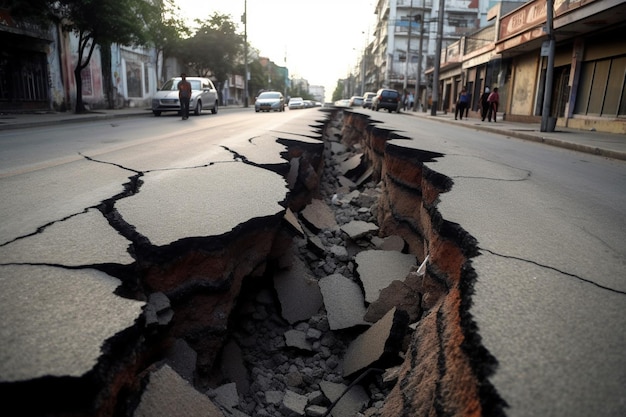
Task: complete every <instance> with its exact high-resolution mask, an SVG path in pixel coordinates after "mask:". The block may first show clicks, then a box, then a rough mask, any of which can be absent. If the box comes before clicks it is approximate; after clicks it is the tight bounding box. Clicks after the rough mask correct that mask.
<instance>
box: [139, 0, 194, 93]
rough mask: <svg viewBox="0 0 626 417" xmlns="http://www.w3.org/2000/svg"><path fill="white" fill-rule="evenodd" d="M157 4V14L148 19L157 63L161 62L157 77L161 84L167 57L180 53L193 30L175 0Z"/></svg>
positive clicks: (157, 0)
mask: <svg viewBox="0 0 626 417" xmlns="http://www.w3.org/2000/svg"><path fill="white" fill-rule="evenodd" d="M155 6H156V13H157V15H155V16H153V17H152V18H151V19H150V20H149V21H148V32H149V37H150V41H151V43H152V44H153V45H154V48H155V50H156V54H157V63H160V69H161V72H160V73H159V74H157V77H158V78H159V81H160V82H159V84H161V83H163V82H165V74H164V69H165V65H164V63H165V59H166V58H167V57H171V56H176V55H177V54H178V51H180V49H181V46H182V44H183V42H184V40H185V39H186V38H188V37H189V36H190V34H191V31H190V30H189V28H188V27H187V25H186V23H185V21H184V20H183V18H182V17H181V16H180V8H179V7H178V6H176V4H175V3H174V1H173V0H156V1H155Z"/></svg>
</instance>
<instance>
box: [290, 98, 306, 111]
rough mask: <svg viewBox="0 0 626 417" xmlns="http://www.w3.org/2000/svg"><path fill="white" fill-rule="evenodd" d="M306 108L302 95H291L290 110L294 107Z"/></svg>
mask: <svg viewBox="0 0 626 417" xmlns="http://www.w3.org/2000/svg"><path fill="white" fill-rule="evenodd" d="M303 108H304V100H303V99H302V97H291V99H290V100H289V110H294V109H303Z"/></svg>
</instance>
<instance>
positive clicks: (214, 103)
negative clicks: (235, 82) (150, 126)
mask: <svg viewBox="0 0 626 417" xmlns="http://www.w3.org/2000/svg"><path fill="white" fill-rule="evenodd" d="M180 80H181V78H180V77H174V78H172V79H170V80H168V81H166V82H165V84H163V87H161V88H160V89H159V90H158V91H157V92H156V94H155V95H154V97H153V98H152V113H154V115H155V116H160V115H161V113H162V112H164V111H175V112H180V102H179V101H178V83H179V82H180ZM187 81H189V82H190V83H191V100H189V111H190V112H191V111H193V114H195V115H196V116H198V115H199V114H200V113H202V111H203V110H205V109H210V110H211V113H213V114H216V113H217V108H218V99H217V90H216V89H215V86H214V85H213V82H212V81H211V80H209V79H208V78H202V77H187Z"/></svg>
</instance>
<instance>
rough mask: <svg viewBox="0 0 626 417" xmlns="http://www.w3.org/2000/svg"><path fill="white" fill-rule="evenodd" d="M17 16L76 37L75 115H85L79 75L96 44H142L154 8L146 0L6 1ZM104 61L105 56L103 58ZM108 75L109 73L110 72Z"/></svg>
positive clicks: (105, 46)
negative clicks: (53, 24)
mask: <svg viewBox="0 0 626 417" xmlns="http://www.w3.org/2000/svg"><path fill="white" fill-rule="evenodd" d="M8 2H9V7H10V8H11V12H12V13H13V14H15V15H16V16H28V17H32V18H34V19H36V20H38V21H46V20H47V21H48V22H54V23H57V24H60V25H61V28H62V29H63V30H64V31H66V32H72V33H74V34H76V36H77V37H78V51H77V52H78V57H77V60H76V66H75V67H74V78H75V82H76V107H75V111H76V113H84V112H85V105H84V103H83V96H82V94H83V84H82V77H81V72H82V70H83V69H85V68H86V67H87V66H88V65H89V62H90V61H91V56H92V55H93V51H94V50H95V48H96V45H100V46H104V49H105V51H104V52H105V53H106V51H107V50H109V49H108V48H109V47H110V45H111V44H113V43H117V44H121V45H144V44H146V42H147V41H148V39H149V38H148V32H147V28H148V27H149V25H148V21H149V19H151V18H153V17H154V16H155V6H154V5H153V4H152V2H151V1H149V0H106V1H105V0H8ZM105 60H106V57H105ZM109 72H110V71H109Z"/></svg>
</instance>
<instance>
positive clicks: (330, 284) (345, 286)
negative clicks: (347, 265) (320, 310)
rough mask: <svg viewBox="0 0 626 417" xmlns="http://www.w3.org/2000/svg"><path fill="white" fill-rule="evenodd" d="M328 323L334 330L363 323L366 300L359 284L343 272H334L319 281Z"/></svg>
mask: <svg viewBox="0 0 626 417" xmlns="http://www.w3.org/2000/svg"><path fill="white" fill-rule="evenodd" d="M319 285H320V289H321V291H322V296H323V297H324V306H325V307H326V313H327V315H328V324H329V325H330V328H331V329H332V330H338V329H346V328H350V327H354V326H358V325H362V324H367V323H366V322H365V321H364V320H363V316H365V313H366V309H365V300H364V298H363V292H362V291H361V288H360V287H359V285H358V284H357V283H356V282H354V281H352V280H350V279H349V278H346V277H344V276H343V275H341V274H332V275H329V276H327V277H324V278H322V279H320V281H319Z"/></svg>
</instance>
